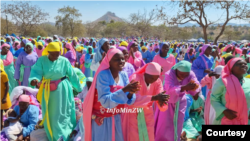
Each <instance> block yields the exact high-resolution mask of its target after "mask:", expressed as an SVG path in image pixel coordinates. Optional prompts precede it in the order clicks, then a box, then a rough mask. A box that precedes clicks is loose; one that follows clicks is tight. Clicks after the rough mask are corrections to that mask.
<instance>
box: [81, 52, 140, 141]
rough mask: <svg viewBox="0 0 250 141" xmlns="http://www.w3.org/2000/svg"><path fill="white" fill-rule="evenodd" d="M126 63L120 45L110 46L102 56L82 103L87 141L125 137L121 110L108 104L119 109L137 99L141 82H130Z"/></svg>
mask: <svg viewBox="0 0 250 141" xmlns="http://www.w3.org/2000/svg"><path fill="white" fill-rule="evenodd" d="M124 64H125V60H124V55H123V53H122V52H121V51H120V50H118V49H110V50H109V51H108V52H107V55H106V56H105V58H104V59H103V60H102V62H101V64H100V67H99V68H98V70H97V72H96V75H95V77H94V80H93V82H92V85H91V87H90V89H89V92H88V94H87V96H86V98H85V100H84V103H83V115H84V116H83V123H84V129H85V133H84V134H85V137H84V139H85V141H90V140H92V141H100V140H102V141H115V140H116V141H123V133H122V124H121V116H120V113H119V112H118V113H116V112H115V113H111V112H107V108H109V109H112V108H116V109H120V108H122V107H124V104H129V105H130V104H133V103H134V101H135V95H134V93H135V92H136V91H138V90H139V82H131V83H129V79H128V76H127V74H126V73H125V72H123V71H122V69H123V67H124ZM116 111H117V110H116Z"/></svg>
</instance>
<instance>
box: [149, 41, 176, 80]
mask: <svg viewBox="0 0 250 141" xmlns="http://www.w3.org/2000/svg"><path fill="white" fill-rule="evenodd" d="M168 52H169V44H168V43H166V42H163V43H161V44H160V53H159V54H157V55H156V56H155V57H154V60H153V62H156V63H158V64H160V65H161V66H162V69H163V72H162V73H161V76H160V79H161V81H162V82H163V83H164V76H165V73H166V72H167V71H169V70H170V69H171V68H172V67H173V66H174V65H175V58H174V55H173V54H170V53H168Z"/></svg>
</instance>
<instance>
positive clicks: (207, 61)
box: [192, 44, 214, 98]
mask: <svg viewBox="0 0 250 141" xmlns="http://www.w3.org/2000/svg"><path fill="white" fill-rule="evenodd" d="M211 52H212V47H211V46H210V45H209V44H205V45H203V46H202V52H201V53H200V56H199V57H198V58H196V59H195V60H194V62H193V64H192V71H193V72H194V73H195V75H196V77H197V79H198V80H199V82H201V79H202V78H203V77H205V76H206V75H207V74H210V73H212V66H213V64H214V58H213V57H212V56H211V55H210V54H211ZM206 89H207V87H206V86H205V87H202V94H203V96H204V97H205V98H206V91H207V90H206Z"/></svg>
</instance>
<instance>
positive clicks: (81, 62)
mask: <svg viewBox="0 0 250 141" xmlns="http://www.w3.org/2000/svg"><path fill="white" fill-rule="evenodd" d="M84 62H85V54H83V55H82V57H81V58H80V64H81V65H80V66H81V67H80V69H81V70H82V73H84V72H85V67H84Z"/></svg>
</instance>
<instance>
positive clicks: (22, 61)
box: [14, 51, 38, 86]
mask: <svg viewBox="0 0 250 141" xmlns="http://www.w3.org/2000/svg"><path fill="white" fill-rule="evenodd" d="M37 59H38V55H37V54H36V53H35V52H32V53H30V54H27V53H26V52H25V51H23V52H21V53H20V54H19V56H18V58H17V59H16V67H15V74H14V78H15V79H20V68H21V65H24V66H25V68H24V74H23V81H22V86H29V80H28V79H29V76H30V70H31V67H32V66H33V65H34V64H35V63H36V61H37Z"/></svg>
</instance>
